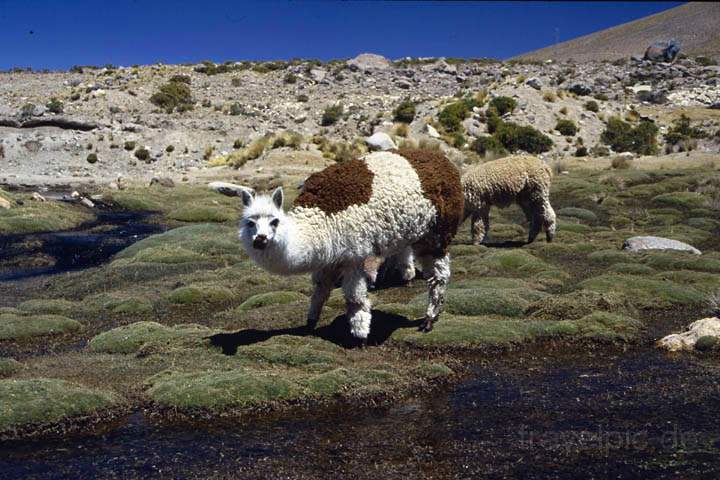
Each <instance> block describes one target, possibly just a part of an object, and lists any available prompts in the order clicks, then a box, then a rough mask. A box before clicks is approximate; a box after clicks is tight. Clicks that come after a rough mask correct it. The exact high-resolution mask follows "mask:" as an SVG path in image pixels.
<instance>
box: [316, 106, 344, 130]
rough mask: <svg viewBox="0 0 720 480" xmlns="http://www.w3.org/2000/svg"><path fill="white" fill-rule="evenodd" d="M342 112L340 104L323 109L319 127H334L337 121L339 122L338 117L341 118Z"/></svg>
mask: <svg viewBox="0 0 720 480" xmlns="http://www.w3.org/2000/svg"><path fill="white" fill-rule="evenodd" d="M343 111H344V108H343V106H342V104H337V105H331V106H329V107H327V108H325V111H324V112H323V116H322V120H321V121H320V125H322V126H323V127H327V126H330V125H334V124H336V123H337V121H338V120H340V117H341V116H342V114H343Z"/></svg>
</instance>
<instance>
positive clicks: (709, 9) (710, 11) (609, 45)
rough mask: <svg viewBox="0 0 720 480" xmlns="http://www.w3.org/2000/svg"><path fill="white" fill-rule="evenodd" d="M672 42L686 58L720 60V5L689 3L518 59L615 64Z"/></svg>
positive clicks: (527, 54)
mask: <svg viewBox="0 0 720 480" xmlns="http://www.w3.org/2000/svg"><path fill="white" fill-rule="evenodd" d="M608 8H610V7H608ZM671 38H674V39H676V40H678V41H679V42H680V45H681V48H682V50H681V51H682V52H684V53H686V54H689V55H710V56H720V3H714V2H711V3H695V2H693V3H688V4H686V5H681V6H679V7H676V8H672V9H670V10H665V11H664V12H660V13H656V14H655V15H650V16H649V17H645V18H641V19H639V20H635V21H633V22H629V23H625V24H622V25H619V26H617V27H613V28H608V29H606V30H601V31H599V32H596V33H591V34H589V35H585V36H582V37H579V38H576V39H574V40H569V41H567V42H562V43H558V44H557V45H552V46H549V47H545V48H542V49H540V50H535V51H534V52H530V53H526V54H523V55H519V56H518V57H516V58H518V59H524V60H547V59H552V60H567V59H570V58H572V59H573V60H575V61H578V62H588V61H594V60H615V59H617V58H622V57H628V56H631V55H642V54H643V53H644V52H645V49H646V48H647V46H648V45H650V44H652V43H654V42H656V41H659V40H669V39H671Z"/></svg>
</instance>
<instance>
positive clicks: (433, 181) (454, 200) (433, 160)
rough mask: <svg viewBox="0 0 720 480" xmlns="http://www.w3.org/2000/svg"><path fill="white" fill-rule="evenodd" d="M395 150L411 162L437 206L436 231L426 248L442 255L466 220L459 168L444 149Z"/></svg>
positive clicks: (425, 189)
mask: <svg viewBox="0 0 720 480" xmlns="http://www.w3.org/2000/svg"><path fill="white" fill-rule="evenodd" d="M394 153H397V154H398V155H402V156H403V157H405V159H407V161H408V162H409V163H410V165H412V167H413V169H414V170H415V172H416V173H417V175H418V177H419V178H420V184H421V185H422V190H423V195H425V198H427V199H428V200H430V202H431V203H432V204H433V206H434V207H435V210H437V222H436V225H435V230H436V235H435V238H434V241H433V242H431V244H428V245H427V246H426V248H427V253H428V254H430V255H433V256H436V257H439V256H442V255H444V254H445V253H446V252H447V248H448V246H449V245H450V242H451V241H452V239H453V237H454V236H455V233H457V230H458V227H459V226H460V224H461V223H462V220H463V210H464V204H465V197H464V195H463V190H462V182H461V180H460V172H458V170H457V168H455V165H453V164H452V163H451V162H450V160H448V159H447V158H446V157H445V155H443V154H442V152H438V151H433V150H420V149H410V148H402V149H400V150H396V151H395V152H394Z"/></svg>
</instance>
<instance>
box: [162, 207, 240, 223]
mask: <svg viewBox="0 0 720 480" xmlns="http://www.w3.org/2000/svg"><path fill="white" fill-rule="evenodd" d="M167 217H168V218H170V219H173V220H177V221H179V222H192V223H204V222H213V223H224V222H230V221H233V220H237V219H238V218H240V215H239V214H238V211H237V209H233V208H229V207H215V206H205V207H193V206H184V207H180V208H177V209H175V210H173V211H171V212H169V213H168V214H167Z"/></svg>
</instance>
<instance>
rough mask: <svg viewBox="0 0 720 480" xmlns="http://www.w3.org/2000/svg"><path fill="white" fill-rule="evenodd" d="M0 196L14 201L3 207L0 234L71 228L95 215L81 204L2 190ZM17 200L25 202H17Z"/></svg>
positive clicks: (0, 218)
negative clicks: (35, 198)
mask: <svg viewBox="0 0 720 480" xmlns="http://www.w3.org/2000/svg"><path fill="white" fill-rule="evenodd" d="M0 196H1V197H3V198H5V199H7V200H8V201H10V203H11V204H12V207H11V208H9V209H7V210H6V209H2V208H0V235H10V234H21V233H35V232H52V231H56V230H68V229H70V228H75V227H77V226H79V225H81V224H82V223H84V222H87V221H90V220H92V219H93V218H94V216H93V214H92V213H91V212H90V211H89V210H87V209H86V208H85V207H82V206H78V205H70V204H67V203H60V202H38V201H35V200H32V199H31V197H30V195H26V194H10V193H7V192H3V191H2V190H0ZM17 200H21V201H22V202H23V204H22V205H18V204H17V203H16V201H17Z"/></svg>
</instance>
